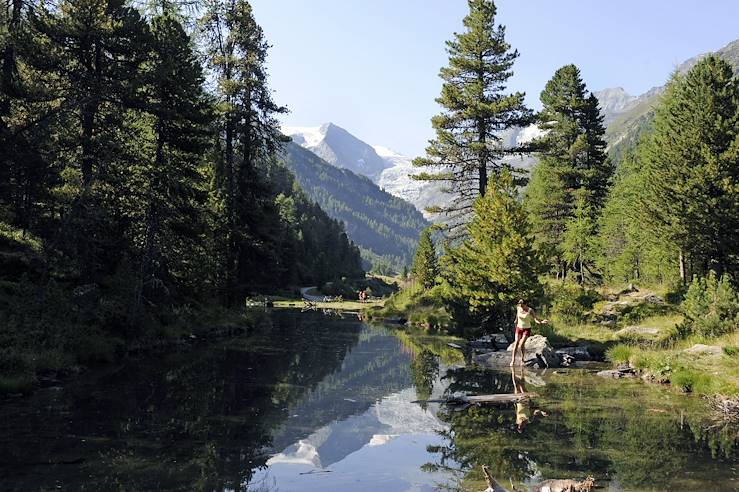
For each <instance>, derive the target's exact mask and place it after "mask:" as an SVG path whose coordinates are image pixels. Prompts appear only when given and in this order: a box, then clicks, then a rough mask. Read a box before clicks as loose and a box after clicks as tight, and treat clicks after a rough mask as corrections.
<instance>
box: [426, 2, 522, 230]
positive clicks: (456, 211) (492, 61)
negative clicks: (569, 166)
mask: <svg viewBox="0 0 739 492" xmlns="http://www.w3.org/2000/svg"><path fill="white" fill-rule="evenodd" d="M468 5H469V9H470V13H469V15H467V16H466V17H465V18H464V26H465V28H466V30H465V32H463V33H461V34H458V33H455V35H454V39H453V40H451V41H447V52H448V53H449V65H448V66H447V67H444V68H442V69H441V73H440V76H441V78H442V80H443V81H444V84H443V86H442V90H441V96H440V97H439V98H438V99H437V100H436V101H437V102H438V103H439V104H440V105H441V106H442V107H443V108H444V111H443V112H442V113H441V114H439V115H437V116H434V118H432V120H431V123H432V125H433V127H434V130H435V131H436V138H435V139H434V140H432V141H431V142H430V145H429V146H428V147H427V148H426V157H421V158H418V159H416V160H415V161H414V165H416V166H419V167H421V168H426V169H429V171H425V172H421V173H420V174H418V175H417V176H415V177H416V179H420V180H427V181H440V182H442V183H445V184H446V185H447V186H448V188H449V190H450V192H451V193H453V194H454V195H455V201H454V203H453V204H452V205H451V206H449V207H447V208H444V209H441V208H438V207H437V208H434V209H432V210H434V211H443V212H445V213H446V214H447V216H448V217H449V218H450V222H451V223H452V224H454V223H455V222H457V223H458V222H460V221H463V220H464V219H465V218H466V217H467V216H468V215H469V212H471V210H472V203H473V202H474V200H475V198H476V197H477V196H483V195H485V191H486V187H487V184H488V180H489V179H490V178H491V177H496V176H497V175H498V174H499V173H500V172H501V171H502V170H503V169H507V168H510V166H509V165H507V164H505V163H504V162H502V160H501V158H502V157H504V156H505V155H509V154H513V153H520V152H521V151H522V150H523V149H521V148H503V146H502V142H501V138H500V136H499V134H500V132H501V131H503V130H506V129H509V128H513V127H517V126H525V125H527V124H528V123H529V122H530V121H531V112H530V110H529V109H527V108H526V107H525V106H524V94H523V93H522V92H515V93H510V94H509V93H506V84H507V82H508V79H509V78H510V77H511V76H512V75H513V72H512V71H511V68H512V67H513V62H514V61H515V59H516V58H517V57H518V52H517V51H515V50H513V51H512V50H511V47H510V45H509V44H508V43H507V42H506V41H505V27H503V26H500V25H496V24H495V14H496V7H495V4H494V3H493V2H492V0H468ZM512 171H513V170H512Z"/></svg>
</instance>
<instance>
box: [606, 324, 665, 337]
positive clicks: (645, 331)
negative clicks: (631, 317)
mask: <svg viewBox="0 0 739 492" xmlns="http://www.w3.org/2000/svg"><path fill="white" fill-rule="evenodd" d="M659 333H660V329H659V328H654V327H651V326H627V327H626V328H621V329H620V330H618V331H617V332H616V335H618V336H634V335H649V336H654V335H659Z"/></svg>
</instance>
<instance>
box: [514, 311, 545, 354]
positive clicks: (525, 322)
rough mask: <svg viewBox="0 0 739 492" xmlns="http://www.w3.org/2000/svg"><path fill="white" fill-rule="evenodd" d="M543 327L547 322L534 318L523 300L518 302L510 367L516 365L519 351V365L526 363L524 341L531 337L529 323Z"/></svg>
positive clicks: (532, 312) (533, 313)
mask: <svg viewBox="0 0 739 492" xmlns="http://www.w3.org/2000/svg"><path fill="white" fill-rule="evenodd" d="M532 321H534V322H536V323H537V324H540V325H545V324H547V323H549V320H546V319H539V318H537V317H536V313H535V312H534V310H533V309H532V308H531V307H529V305H528V303H527V302H526V301H525V300H524V299H520V300H519V301H518V305H517V306H516V339H515V340H514V341H513V359H512V360H511V367H513V365H514V364H515V363H516V352H517V351H518V349H519V348H520V349H521V365H523V364H524V362H525V361H526V340H528V338H529V337H530V336H531V322H532Z"/></svg>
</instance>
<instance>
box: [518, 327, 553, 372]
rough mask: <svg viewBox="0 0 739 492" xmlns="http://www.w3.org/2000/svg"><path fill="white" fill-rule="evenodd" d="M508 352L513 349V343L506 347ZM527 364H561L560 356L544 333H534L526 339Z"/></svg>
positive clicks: (541, 365) (548, 365)
mask: <svg viewBox="0 0 739 492" xmlns="http://www.w3.org/2000/svg"><path fill="white" fill-rule="evenodd" d="M506 350H507V351H508V352H512V351H513V344H510V345H509V346H508V348H507V349H506ZM524 362H525V363H526V365H530V366H532V367H536V366H537V365H538V367H539V368H543V367H557V366H559V356H558V355H557V354H556V353H555V352H554V349H552V346H551V345H549V340H547V337H545V336H542V335H534V336H531V337H529V338H528V340H526V359H525V360H524Z"/></svg>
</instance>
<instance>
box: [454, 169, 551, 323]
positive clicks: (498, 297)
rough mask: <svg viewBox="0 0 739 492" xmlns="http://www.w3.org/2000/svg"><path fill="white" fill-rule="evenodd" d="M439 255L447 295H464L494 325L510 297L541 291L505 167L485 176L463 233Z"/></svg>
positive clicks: (506, 315) (506, 316)
mask: <svg viewBox="0 0 739 492" xmlns="http://www.w3.org/2000/svg"><path fill="white" fill-rule="evenodd" d="M445 261H446V262H447V268H446V271H447V273H446V274H445V278H446V279H447V281H448V282H449V286H450V290H451V295H452V297H454V298H456V299H463V300H465V301H466V303H467V304H468V305H469V308H470V310H471V311H472V312H473V313H477V314H487V315H491V316H492V317H493V319H494V321H493V324H494V325H495V326H497V327H499V328H503V327H504V326H505V325H506V323H508V322H510V321H511V320H510V317H511V312H512V311H511V309H510V308H511V306H512V305H514V304H515V302H516V300H518V299H519V298H522V297H523V298H528V299H535V298H537V297H538V296H539V295H540V294H541V292H542V287H541V285H540V283H539V280H538V275H539V274H540V273H541V265H540V262H539V259H538V258H537V256H536V254H535V253H534V250H533V247H532V245H531V236H530V234H529V225H528V221H527V218H526V212H525V211H524V208H523V206H522V205H521V204H520V202H519V200H518V192H517V190H516V185H515V181H514V179H513V176H512V175H511V174H510V173H509V172H507V171H505V172H503V173H502V174H501V176H500V177H499V178H493V179H491V180H490V186H489V187H488V189H487V192H486V193H485V195H484V196H482V197H480V198H478V199H477V200H476V201H475V216H474V218H473V219H472V222H471V223H470V224H469V238H468V239H466V240H465V241H464V243H463V244H462V245H461V246H459V247H451V248H449V250H448V254H447V255H446V257H445Z"/></svg>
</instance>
